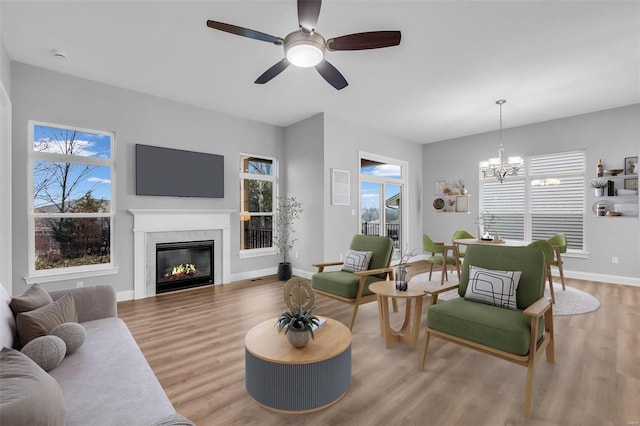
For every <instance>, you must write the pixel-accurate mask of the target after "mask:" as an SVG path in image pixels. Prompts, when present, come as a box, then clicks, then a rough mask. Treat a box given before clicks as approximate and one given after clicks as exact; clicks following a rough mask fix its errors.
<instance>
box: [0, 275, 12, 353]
mask: <svg viewBox="0 0 640 426" xmlns="http://www.w3.org/2000/svg"><path fill="white" fill-rule="evenodd" d="M9 303H11V296H9V293H7V290H5V288H4V286H3V285H2V283H0V347H3V346H4V347H7V348H12V347H13V345H14V344H15V341H16V317H15V316H14V315H13V311H12V310H11V307H10V306H9Z"/></svg>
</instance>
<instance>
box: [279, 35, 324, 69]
mask: <svg viewBox="0 0 640 426" xmlns="http://www.w3.org/2000/svg"><path fill="white" fill-rule="evenodd" d="M325 49H326V42H325V40H324V38H323V37H322V36H321V35H320V34H318V33H315V32H314V33H310V34H309V33H305V32H304V31H295V32H293V33H291V34H289V35H288V36H287V37H285V39H284V54H285V56H286V58H287V60H288V61H289V62H290V63H291V64H292V65H295V66H297V67H300V68H311V67H315V66H316V65H318V64H319V63H320V62H322V60H323V59H324V52H325Z"/></svg>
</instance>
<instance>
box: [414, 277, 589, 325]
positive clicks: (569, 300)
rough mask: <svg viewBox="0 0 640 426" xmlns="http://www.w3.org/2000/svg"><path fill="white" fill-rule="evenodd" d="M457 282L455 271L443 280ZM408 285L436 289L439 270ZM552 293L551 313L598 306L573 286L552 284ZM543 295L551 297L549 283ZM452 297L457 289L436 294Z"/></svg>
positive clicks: (580, 311) (573, 312)
mask: <svg viewBox="0 0 640 426" xmlns="http://www.w3.org/2000/svg"><path fill="white" fill-rule="evenodd" d="M457 282H458V275H457V274H456V273H454V274H451V275H449V281H446V280H445V282H444V284H445V285H447V284H454V283H457ZM409 285H410V286H412V287H420V288H423V289H437V288H439V287H440V272H434V273H433V275H432V276H431V281H429V273H428V272H427V273H424V274H418V275H416V276H414V277H413V278H411V280H410V281H409ZM553 293H554V296H555V299H556V303H554V305H553V315H559V316H560V315H579V314H586V313H589V312H593V311H595V310H597V309H598V308H599V307H600V301H599V300H598V299H596V298H595V297H593V296H592V295H590V294H589V293H585V292H584V291H582V290H578V289H577V288H574V287H569V286H566V290H562V284H556V283H554V284H553ZM544 295H545V297H547V298H551V293H550V292H549V285H548V284H547V285H546V286H545V291H544ZM454 297H458V289H454V290H451V291H447V292H445V293H442V294H441V295H440V296H438V299H440V300H449V299H453V298H454Z"/></svg>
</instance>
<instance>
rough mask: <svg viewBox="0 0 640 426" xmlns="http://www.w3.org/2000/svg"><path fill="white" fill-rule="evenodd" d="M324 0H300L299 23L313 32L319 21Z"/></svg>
mask: <svg viewBox="0 0 640 426" xmlns="http://www.w3.org/2000/svg"><path fill="white" fill-rule="evenodd" d="M320 6H322V0H298V23H299V24H300V27H301V28H303V29H305V30H307V31H308V32H311V31H313V30H314V28H315V27H316V24H317V23H318V16H320Z"/></svg>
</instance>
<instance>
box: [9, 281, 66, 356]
mask: <svg viewBox="0 0 640 426" xmlns="http://www.w3.org/2000/svg"><path fill="white" fill-rule="evenodd" d="M65 322H78V316H77V314H76V306H75V303H74V301H73V297H71V295H70V294H67V295H65V296H63V297H61V298H60V299H58V300H56V301H55V302H53V303H49V304H48V305H44V306H42V307H40V308H38V309H34V310H33V311H29V312H22V313H20V314H18V316H17V317H16V323H17V325H18V339H19V340H20V344H21V345H23V346H24V345H26V344H27V343H29V342H30V341H31V340H33V339H35V338H36V337H39V336H46V335H47V334H49V332H50V331H51V330H53V329H54V328H56V327H57V326H59V325H60V324H62V323H65Z"/></svg>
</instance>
